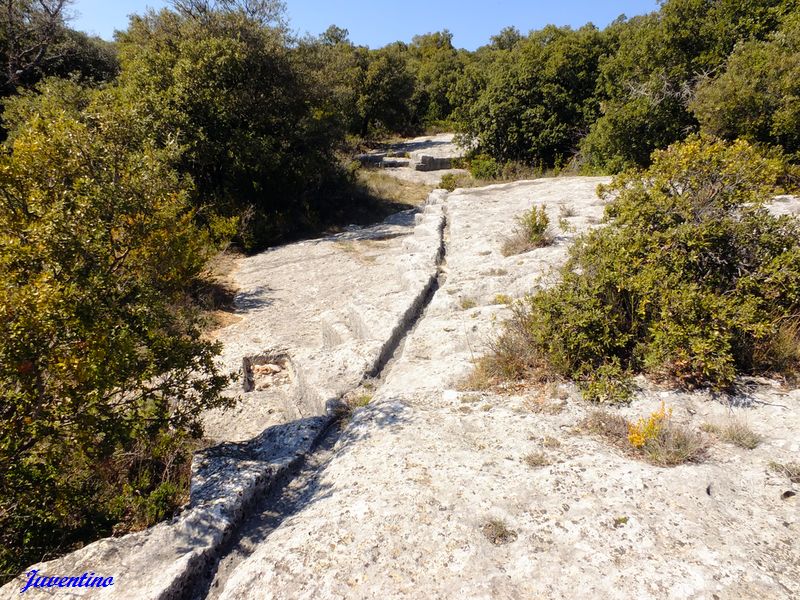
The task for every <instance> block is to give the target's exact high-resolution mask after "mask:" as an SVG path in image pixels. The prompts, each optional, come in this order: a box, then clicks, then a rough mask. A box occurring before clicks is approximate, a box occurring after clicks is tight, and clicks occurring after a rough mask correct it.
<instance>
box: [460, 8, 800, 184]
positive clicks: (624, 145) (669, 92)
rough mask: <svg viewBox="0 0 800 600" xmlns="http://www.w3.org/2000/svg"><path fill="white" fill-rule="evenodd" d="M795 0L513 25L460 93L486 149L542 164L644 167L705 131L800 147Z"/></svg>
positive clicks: (478, 60)
mask: <svg viewBox="0 0 800 600" xmlns="http://www.w3.org/2000/svg"><path fill="white" fill-rule="evenodd" d="M798 12H800V6H798V3H797V2H796V0H755V1H753V2H736V1H734V0H668V1H666V2H664V3H663V4H662V6H661V8H660V10H659V11H657V12H654V13H652V14H649V15H644V16H639V17H634V18H632V19H625V18H620V19H618V20H617V21H615V22H614V23H612V24H611V25H609V26H608V27H607V28H605V29H604V30H602V31H601V30H598V29H597V28H596V27H594V26H592V25H587V26H585V27H582V28H580V29H577V30H573V29H570V28H556V27H552V26H551V27H546V28H545V29H543V30H541V31H534V32H531V33H530V34H529V35H528V36H527V37H523V36H521V35H520V34H519V32H517V31H515V30H513V29H512V30H506V31H505V32H503V34H502V35H499V36H497V37H496V38H494V39H493V42H492V44H490V45H488V46H486V47H483V48H481V49H479V50H478V51H477V52H476V53H474V55H471V56H470V60H469V62H468V65H467V66H466V68H465V69H464V74H463V77H461V78H460V79H459V81H458V83H457V84H456V87H455V88H454V89H453V91H452V93H451V97H452V98H453V101H452V104H453V105H454V106H455V112H454V117H455V120H456V121H457V122H458V123H459V124H460V125H461V127H462V128H463V131H465V132H466V133H467V134H468V136H469V137H470V138H472V139H473V140H475V141H476V142H477V144H478V146H477V151H478V152H481V153H485V154H488V155H490V156H492V157H493V158H495V159H496V160H499V161H521V162H525V163H529V164H534V165H540V166H544V167H552V166H560V165H563V164H564V163H567V162H568V161H574V163H575V164H576V165H577V166H580V167H583V168H584V169H585V170H594V171H600V172H618V171H620V170H623V169H625V168H627V167H631V166H646V165H648V164H649V163H650V157H651V154H652V152H653V151H654V150H656V149H660V148H666V147H667V146H668V145H669V144H671V143H673V142H675V141H678V140H681V139H684V138H686V137H687V136H688V135H689V134H691V133H695V132H698V131H706V132H710V133H714V134H716V135H719V136H723V137H725V138H728V139H735V138H737V137H743V138H745V139H748V140H750V141H756V142H763V143H767V144H775V145H780V146H782V147H783V149H784V150H786V151H787V152H789V153H795V152H797V151H798V150H800V147H798V139H797V137H796V132H797V131H798V130H799V129H800V120H798V112H797V108H796V106H795V105H796V93H797V91H796V85H797V83H796V82H797V63H798V60H800V54H799V53H798V42H797V39H798V26H797V14H798Z"/></svg>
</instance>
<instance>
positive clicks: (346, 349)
mask: <svg viewBox="0 0 800 600" xmlns="http://www.w3.org/2000/svg"><path fill="white" fill-rule="evenodd" d="M443 196H444V192H434V193H433V194H431V197H430V198H429V201H428V203H427V204H426V205H425V206H424V207H422V210H421V211H411V212H407V213H401V214H398V215H394V216H392V217H390V218H389V219H387V220H386V222H384V223H383V224H381V225H376V226H373V227H368V228H364V229H356V230H353V231H349V232H347V233H343V234H340V235H337V236H333V237H329V238H324V239H319V240H312V241H308V242H302V243H299V244H292V245H288V246H284V247H281V248H275V249H273V250H270V251H267V252H264V253H262V254H259V255H257V256H253V257H250V258H246V259H243V260H241V261H240V264H239V268H238V269H237V271H236V273H235V278H236V284H237V286H238V288H239V289H240V292H239V293H238V294H237V296H236V299H235V303H236V307H237V311H238V315H239V316H240V319H239V320H238V321H237V322H235V323H234V324H232V325H230V326H228V327H226V328H225V329H221V330H218V331H217V332H216V335H217V337H218V338H219V339H220V340H221V341H223V342H224V343H225V347H224V352H223V355H222V357H221V362H222V365H223V367H224V368H225V369H226V370H227V371H230V372H237V371H238V372H239V375H240V378H239V380H238V381H237V382H236V383H235V385H234V386H233V387H232V388H231V389H230V390H229V392H230V393H232V394H236V395H238V396H239V397H240V398H241V402H240V403H239V404H238V406H237V407H236V408H235V409H234V410H232V411H226V412H222V411H219V412H212V413H210V414H208V415H206V416H205V422H206V432H207V434H208V435H210V436H211V437H213V438H214V439H216V440H217V441H218V442H221V443H220V444H219V445H217V446H215V447H213V448H210V449H208V450H206V451H204V452H202V453H200V454H198V455H196V456H195V460H194V462H193V469H192V485H191V496H190V503H189V506H188V507H187V509H186V510H185V511H184V512H183V513H182V514H181V515H180V516H178V517H177V518H175V519H174V520H173V521H172V522H170V523H162V524H160V525H158V526H156V527H153V528H150V529H148V530H147V531H143V532H139V533H135V534H131V535H127V536H124V537H121V538H112V539H105V540H100V541H98V542H95V543H93V544H90V545H88V546H87V547H86V548H84V549H82V550H79V551H77V552H74V553H71V554H69V555H67V556H65V557H63V558H60V559H58V560H54V561H50V562H47V563H43V564H39V565H34V566H32V567H31V569H37V570H38V571H39V573H40V574H42V575H48V576H74V575H81V574H82V573H84V572H91V571H94V572H98V573H103V574H104V575H107V576H113V577H114V581H115V583H114V585H113V586H112V587H109V588H106V589H103V590H100V591H98V590H96V589H93V588H83V589H73V588H53V589H43V590H42V589H29V590H28V591H26V592H25V593H26V598H27V597H34V598H35V597H43V596H50V595H53V594H57V595H59V596H64V597H73V596H84V595H94V594H98V593H102V594H103V595H104V596H108V597H114V598H126V599H127V598H148V599H156V598H158V599H168V598H181V597H183V594H185V593H186V590H187V589H190V588H192V586H193V580H194V579H195V578H196V577H197V576H198V574H200V573H204V572H205V571H206V570H207V568H206V567H207V565H208V564H209V563H210V562H211V561H213V560H214V559H215V553H216V552H217V549H218V548H219V547H220V545H221V544H222V542H223V541H224V539H225V537H226V536H227V535H229V534H230V532H231V531H232V530H233V529H234V528H235V526H236V525H237V524H238V523H239V522H240V521H241V519H242V517H243V514H244V511H245V510H246V509H247V507H248V505H249V504H250V502H251V501H252V500H253V499H254V498H255V497H256V496H257V495H259V494H261V493H263V492H264V491H265V490H267V489H268V488H269V487H270V486H271V485H272V483H273V482H274V481H276V480H278V479H279V478H280V477H281V476H282V475H283V474H285V473H286V471H287V470H288V469H292V468H294V467H295V466H296V465H298V464H299V462H300V461H301V460H302V459H303V457H304V456H306V455H308V454H309V452H310V450H311V448H312V447H313V445H314V443H315V441H316V440H317V439H318V437H319V436H320V435H321V433H322V432H323V431H324V429H325V428H326V427H327V426H328V424H329V423H330V421H331V416H330V415H329V408H330V405H331V403H332V402H334V401H336V399H337V398H339V397H340V396H341V395H342V394H343V393H344V392H346V391H348V390H350V389H352V388H354V387H356V386H357V385H358V384H359V382H360V381H361V380H362V379H364V378H365V377H366V376H369V375H370V374H372V373H373V372H375V371H376V370H378V368H379V367H380V366H381V364H382V361H385V360H386V353H387V352H389V350H390V349H391V348H392V344H393V343H396V340H397V337H398V336H399V335H400V334H401V333H402V332H404V331H405V328H406V327H407V323H408V322H409V321H410V320H411V319H413V317H414V315H415V311H416V310H418V309H419V306H420V305H421V302H422V300H423V299H424V298H425V297H426V296H427V294H428V291H429V289H430V288H431V286H432V285H434V283H435V281H436V276H437V266H438V261H439V257H440V253H441V249H442V230H443V227H444V212H443V205H442V204H441V199H442V198H443ZM23 582H24V579H19V578H18V579H17V580H15V581H12V582H10V583H9V584H7V585H6V586H4V587H3V588H2V589H1V590H0V597H3V598H6V597H8V598H11V597H18V594H19V590H20V588H21V586H22V584H23Z"/></svg>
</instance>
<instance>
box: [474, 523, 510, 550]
mask: <svg viewBox="0 0 800 600" xmlns="http://www.w3.org/2000/svg"><path fill="white" fill-rule="evenodd" d="M481 531H483V535H485V536H486V538H487V539H488V540H489V541H490V542H491V543H493V544H495V545H497V546H500V545H502V544H510V543H511V542H513V541H515V540H516V539H517V537H518V534H517V532H516V531H514V530H513V529H511V528H509V526H508V525H507V524H506V522H505V521H503V520H502V519H489V520H488V521H486V523H484V524H483V527H481Z"/></svg>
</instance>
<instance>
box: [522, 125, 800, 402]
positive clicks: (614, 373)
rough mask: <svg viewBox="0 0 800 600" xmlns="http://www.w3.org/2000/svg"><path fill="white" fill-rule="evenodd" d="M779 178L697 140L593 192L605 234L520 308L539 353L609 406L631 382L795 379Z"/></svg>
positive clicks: (771, 165) (799, 346)
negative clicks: (776, 212) (777, 205)
mask: <svg viewBox="0 0 800 600" xmlns="http://www.w3.org/2000/svg"><path fill="white" fill-rule="evenodd" d="M785 169H786V165H785V163H784V161H783V160H782V159H781V158H780V157H777V156H775V157H765V156H763V155H761V154H760V153H759V152H758V151H756V150H755V149H754V148H753V147H751V146H750V145H748V144H747V143H746V142H744V141H738V142H735V143H733V144H731V145H726V144H725V143H724V142H721V141H716V140H711V139H707V138H701V137H693V138H690V139H689V140H687V141H686V142H684V143H682V144H679V145H675V146H673V147H671V148H670V149H669V150H667V151H662V152H658V153H656V155H655V159H654V163H653V165H652V167H651V168H650V169H649V170H647V171H644V172H638V171H632V172H628V173H625V174H622V175H620V176H618V177H617V178H616V179H615V180H614V182H613V183H612V184H611V185H610V186H608V187H607V188H604V189H603V190H602V191H603V194H604V196H605V197H607V198H610V199H612V200H611V202H610V204H609V205H608V207H607V211H606V220H607V222H608V225H607V226H606V227H603V228H600V229H596V230H593V231H592V232H590V233H588V234H586V235H584V236H583V237H582V238H581V239H579V241H578V242H577V243H576V244H575V246H574V247H573V249H572V250H571V254H570V260H569V262H568V264H567V265H566V266H565V267H564V268H563V270H562V271H561V282H560V283H559V284H558V285H556V286H555V287H553V288H550V289H547V290H544V291H541V292H538V293H536V294H534V295H533V296H531V297H529V298H528V299H527V301H526V305H527V306H526V308H527V310H525V311H524V313H521V316H520V317H519V318H520V319H522V321H523V322H524V328H525V331H526V336H527V339H528V343H529V344H531V345H532V346H533V348H534V349H535V350H536V352H535V353H534V355H535V356H536V357H538V359H539V360H542V361H544V363H546V365H547V367H548V368H549V369H552V370H554V371H556V372H557V373H560V374H563V375H565V376H569V377H573V378H576V379H578V380H579V381H582V382H583V384H584V387H585V390H586V392H587V395H588V396H589V397H592V398H594V399H606V400H610V399H614V398H619V396H620V395H622V396H624V394H623V393H622V392H624V389H625V388H624V385H623V386H620V385H619V384H618V383H614V382H618V381H619V380H620V379H623V378H624V377H625V375H626V374H629V373H635V372H646V373H648V374H650V375H652V376H655V377H657V378H664V379H669V380H672V381H675V382H677V383H679V384H681V385H684V386H689V387H692V386H701V385H702V386H711V387H714V388H725V387H727V386H729V385H730V384H731V383H732V382H733V379H734V377H735V376H736V375H737V374H738V373H764V372H774V371H779V372H789V373H791V372H796V370H797V369H798V367H799V366H800V321H798V315H800V260H798V259H800V225H799V224H798V222H797V220H796V219H795V218H793V217H789V216H784V217H774V216H772V215H771V214H770V213H769V212H768V211H767V210H766V209H765V208H764V206H763V204H764V202H766V201H768V200H769V199H770V198H771V197H772V195H773V194H774V193H776V192H777V191H779V190H778V187H777V184H778V182H779V181H780V180H781V179H782V178H785V177H786V175H787V173H786V170H785Z"/></svg>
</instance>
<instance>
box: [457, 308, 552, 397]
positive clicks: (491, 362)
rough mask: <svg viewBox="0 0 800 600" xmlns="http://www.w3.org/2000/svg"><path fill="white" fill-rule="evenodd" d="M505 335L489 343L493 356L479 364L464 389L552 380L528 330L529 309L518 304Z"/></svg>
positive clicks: (475, 366)
mask: <svg viewBox="0 0 800 600" xmlns="http://www.w3.org/2000/svg"><path fill="white" fill-rule="evenodd" d="M511 310H512V316H511V318H510V319H509V320H508V321H507V322H506V323H505V325H504V328H503V332H502V333H501V334H500V335H499V336H498V337H496V338H495V339H494V340H492V341H491V342H490V344H489V353H488V354H487V355H486V356H483V357H481V358H479V359H478V360H476V361H475V364H474V367H473V370H472V372H471V373H470V375H469V376H468V377H467V379H466V380H465V381H463V382H462V383H461V386H460V388H461V389H464V390H486V389H491V388H494V387H498V386H500V385H503V384H505V383H507V382H515V381H516V382H520V381H524V382H525V383H526V384H527V385H529V384H544V383H548V382H550V381H551V380H552V377H553V375H552V372H551V371H550V370H549V369H548V368H547V366H546V364H545V362H544V360H543V358H542V356H541V354H540V353H539V352H538V351H537V350H536V348H535V346H534V344H533V341H532V340H531V336H530V333H529V332H528V330H527V328H526V320H527V318H526V308H525V306H524V305H523V304H522V303H520V302H516V303H514V304H513V305H512V306H511Z"/></svg>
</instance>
